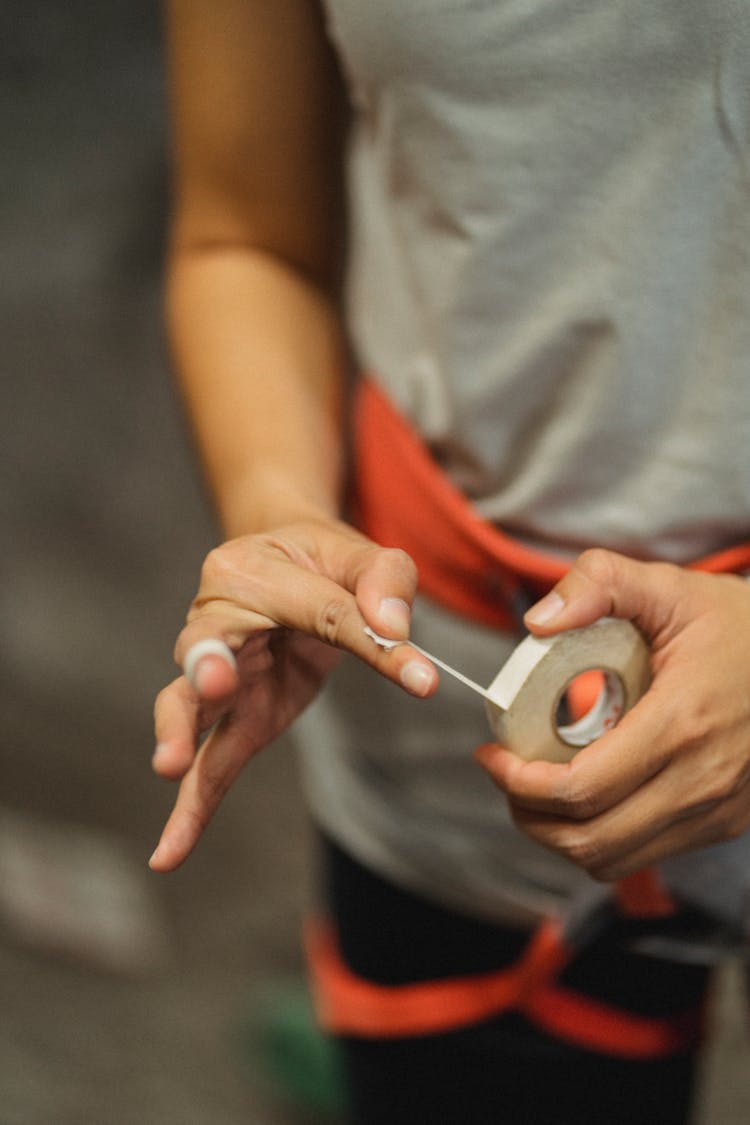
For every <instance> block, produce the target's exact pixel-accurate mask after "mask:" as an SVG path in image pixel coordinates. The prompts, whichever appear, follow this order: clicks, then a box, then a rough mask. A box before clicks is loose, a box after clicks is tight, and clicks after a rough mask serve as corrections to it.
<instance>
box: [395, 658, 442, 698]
mask: <svg viewBox="0 0 750 1125" xmlns="http://www.w3.org/2000/svg"><path fill="white" fill-rule="evenodd" d="M433 679H434V673H433V672H432V671H431V670H430V669H429V668H428V667H427V665H426V664H422V663H421V662H420V661H419V660H410V661H409V662H408V664H404V666H403V668H402V669H401V683H402V684H403V685H404V687H405V688H406V690H407V691H410V692H411V693H412V694H413V695H426V694H427V692H428V691H429V690H430V688H431V687H432V681H433Z"/></svg>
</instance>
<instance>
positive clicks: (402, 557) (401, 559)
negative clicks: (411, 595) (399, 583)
mask: <svg viewBox="0 0 750 1125" xmlns="http://www.w3.org/2000/svg"><path fill="white" fill-rule="evenodd" d="M381 551H382V557H383V560H384V561H385V563H386V564H387V565H388V567H389V568H390V569H392V570H394V571H396V572H397V573H399V574H401V575H402V576H403V577H404V579H406V580H408V581H412V580H415V579H416V577H417V567H416V564H415V562H414V560H413V559H412V557H411V555H408V554H407V553H406V551H404V550H402V549H401V547H383V548H381Z"/></svg>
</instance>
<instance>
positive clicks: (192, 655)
mask: <svg viewBox="0 0 750 1125" xmlns="http://www.w3.org/2000/svg"><path fill="white" fill-rule="evenodd" d="M204 656H220V657H221V658H222V660H226V662H227V664H229V665H230V667H231V668H236V667H237V661H236V660H235V657H234V653H233V652H232V650H231V648H230V647H229V645H228V644H225V643H224V641H220V640H218V638H213V637H209V638H207V639H206V640H204V641H196V642H195V644H194V645H191V646H190V648H189V649H188V650H187V654H186V656H185V660H184V662H183V665H182V670H183V672H184V673H185V676H186V677H187V679H188V680H189V681H190V683H191V684H192V686H193V687H195V672H196V669H197V667H198V662H199V661H200V660H202V659H203V657H204Z"/></svg>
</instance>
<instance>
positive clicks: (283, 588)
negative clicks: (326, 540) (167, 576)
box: [175, 548, 438, 696]
mask: <svg viewBox="0 0 750 1125" xmlns="http://www.w3.org/2000/svg"><path fill="white" fill-rule="evenodd" d="M368 553H369V554H370V558H371V560H372V564H373V567H372V569H373V570H374V571H376V573H378V574H379V575H380V578H379V585H380V592H381V597H380V600H381V601H383V600H386V601H388V600H389V599H393V598H400V597H402V595H403V594H404V593H406V594H407V595H408V594H409V592H410V591H409V588H408V587H409V585H410V582H411V578H410V576H409V575H406V576H402V577H401V583H402V585H399V581H398V579H399V575H398V574H396V575H394V574H392V573H389V571H388V568H387V566H386V567H385V568H383V566H382V563H381V561H380V560H379V559H378V557H377V555H378V549H377V548H369V550H368ZM385 555H386V559H388V558H389V557H390V559H392V560H393V561H395V562H399V560H398V559H397V558H396V557H395V556H394V555H393V554H391V553H390V552H385ZM376 564H377V565H376ZM399 565H400V564H399ZM362 570H363V565H361V564H360V565H358V567H357V578H358V581H361V575H362ZM404 584H405V585H406V587H407V589H406V590H404V589H403V585H404ZM226 585H227V584H226V583H224V584H222V583H217V584H216V589H217V590H221V589H223V588H225V586H226ZM373 602H377V597H376V594H375V592H374V582H373V581H372V580H371V582H370V584H369V590H368V616H369V617H373V618H374V617H375V609H374V608H370V607H372V606H373ZM367 624H371V625H372V624H374V625H375V628H377V626H378V625H380V621H379V620H377V619H376V620H375V621H368V620H367V619H366V618H365V617H364V615H363V612H362V610H361V609H360V606H359V604H358V601H357V596H356V594H355V593H354V592H351V591H350V590H348V589H346V588H345V587H344V586H342V585H340V584H339V583H338V582H336V581H334V580H333V579H332V578H329V577H328V576H327V575H325V574H320V573H318V572H316V571H314V570H310V569H307V568H306V567H303V566H300V565H298V564H297V563H296V562H295V561H294V560H293V559H290V558H288V557H286V556H285V555H284V554H283V553H282V552H279V553H278V554H277V555H275V554H270V555H257V554H256V555H255V556H254V557H253V558H252V560H250V565H249V567H248V570H247V571H246V572H245V573H243V575H242V582H241V587H238V585H237V583H236V582H235V583H234V591H233V596H232V598H231V599H230V598H229V597H223V596H216V597H214V598H209V599H204V600H202V601H200V602H199V603H197V604H196V607H195V608H194V609H193V611H192V612H191V617H190V620H189V622H188V624H187V625H186V626H185V628H184V629H183V630H182V632H181V633H180V636H179V637H178V640H177V644H176V646H175V658H176V660H177V661H178V663H180V664H182V663H183V661H184V660H185V658H186V655H187V653H188V652H189V651H190V650H191V649H192V648H193V646H194V645H196V644H198V643H201V642H203V641H205V640H209V639H213V640H219V641H223V642H225V643H226V644H227V645H228V646H229V648H230V649H232V651H233V652H238V651H239V649H240V648H241V647H242V645H243V644H244V643H245V641H246V640H247V639H248V638H249V637H250V636H252V635H253V634H254V633H255V632H257V631H259V630H267V629H268V628H269V627H270V628H273V627H277V628H278V627H282V628H290V629H296V630H298V631H300V632H303V633H307V634H309V635H310V636H314V637H317V638H318V639H319V640H321V641H324V642H326V643H327V644H329V645H332V646H333V647H335V648H339V649H343V650H345V651H347V652H350V653H352V654H353V655H355V656H358V657H359V658H360V659H362V660H364V661H365V662H366V663H367V664H369V665H370V666H371V667H373V668H374V669H375V670H376V671H378V672H380V673H381V675H383V676H385V677H386V678H387V679H389V680H392V681H393V682H395V683H398V684H399V685H400V686H401V687H403V688H405V690H407V691H408V692H410V694H412V695H417V696H426V695H430V694H432V692H433V691H434V690H435V688H436V687H437V682H438V677H437V673H436V672H435V669H434V668H433V666H432V664H431V663H430V662H429V661H427V660H426V659H425V658H424V657H422V656H420V655H419V654H418V653H416V652H415V651H414V650H413V649H411V648H409V647H408V646H403V648H396V649H394V650H393V651H390V652H388V651H384V650H382V649H381V648H379V647H378V646H377V645H376V644H374V643H373V641H372V640H371V638H370V637H369V636H367V635H366V633H365V625H367ZM391 631H393V630H391Z"/></svg>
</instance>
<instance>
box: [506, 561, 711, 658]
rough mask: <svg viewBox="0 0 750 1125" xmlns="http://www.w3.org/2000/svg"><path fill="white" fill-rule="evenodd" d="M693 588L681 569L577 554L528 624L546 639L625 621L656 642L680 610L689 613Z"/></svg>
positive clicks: (531, 613) (530, 614)
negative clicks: (609, 620)
mask: <svg viewBox="0 0 750 1125" xmlns="http://www.w3.org/2000/svg"><path fill="white" fill-rule="evenodd" d="M692 577H693V578H694V577H695V576H694V575H693V576H692ZM693 589H694V587H693V586H692V584H691V582H690V578H689V576H688V575H687V572H686V571H684V570H683V568H682V567H679V566H673V565H672V564H671V563H652V562H650V563H645V562H638V561H636V560H635V559H629V558H627V557H626V556H625V555H620V554H617V553H616V552H615V551H607V550H604V549H602V548H594V549H592V550H589V551H584V553H583V554H582V555H579V557H578V558H577V559H576V561H575V563H574V564H573V566H572V567H571V569H570V570H569V571H568V573H567V574H566V575H565V577H564V578H562V579H561V580H560V581H559V582H558V583H557V585H556V586H554V587H553V589H552V590H551V591H550V592H549V593H548V594H546V595H545V596H544V597H543V598H542V599H541V601H539V602H537V603H536V605H534V606H532V607H531V609H530V610H528V612H527V613H526V615H525V616H524V622H525V624H526V626H527V628H528V629H529V630H530V631H531V632H532V633H534V634H535V635H536V636H540V637H546V636H551V635H552V634H554V633H560V632H562V631H563V630H565V629H578V628H581V627H582V626H584V625H590V624H592V622H594V621H596V620H598V618H600V617H624V618H627V619H628V620H630V621H633V622H634V623H635V624H636V625H638V627H639V628H640V629H641V631H642V632H643V633H645V635H646V636H647V637H649V638H651V639H654V638H656V637H658V636H659V635H661V634H663V633H664V632H665V631H666V630H667V629H668V628H669V627H670V626H674V624H675V621H674V616H675V611H676V609H677V607H678V606H679V607H680V609H681V611H682V610H684V611H686V612H687V609H688V607H687V604H686V603H687V601H688V599H689V598H690V597H691V594H692V592H693Z"/></svg>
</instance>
